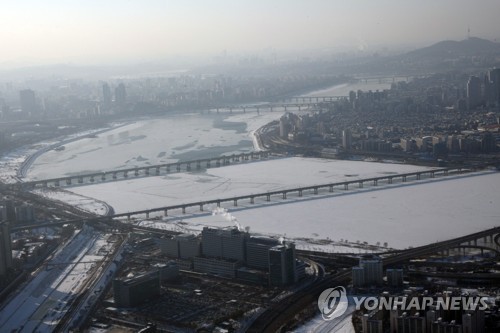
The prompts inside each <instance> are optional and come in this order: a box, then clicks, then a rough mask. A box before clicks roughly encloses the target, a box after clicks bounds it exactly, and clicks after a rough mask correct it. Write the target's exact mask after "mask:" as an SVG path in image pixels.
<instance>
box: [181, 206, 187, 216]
mask: <svg viewBox="0 0 500 333" xmlns="http://www.w3.org/2000/svg"><path fill="white" fill-rule="evenodd" d="M182 214H186V206H182Z"/></svg>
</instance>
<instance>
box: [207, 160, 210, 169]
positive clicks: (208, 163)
mask: <svg viewBox="0 0 500 333" xmlns="http://www.w3.org/2000/svg"><path fill="white" fill-rule="evenodd" d="M207 168H210V160H207Z"/></svg>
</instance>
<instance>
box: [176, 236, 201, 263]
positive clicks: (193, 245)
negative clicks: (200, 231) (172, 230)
mask: <svg viewBox="0 0 500 333" xmlns="http://www.w3.org/2000/svg"><path fill="white" fill-rule="evenodd" d="M175 238H176V239H177V241H178V243H179V257H180V258H181V259H192V258H194V257H197V256H199V255H200V239H199V238H198V237H196V236H195V235H191V234H182V235H178V236H176V237H175Z"/></svg>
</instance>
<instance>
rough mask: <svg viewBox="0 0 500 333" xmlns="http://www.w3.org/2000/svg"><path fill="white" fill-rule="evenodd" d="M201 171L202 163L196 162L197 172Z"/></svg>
mask: <svg viewBox="0 0 500 333" xmlns="http://www.w3.org/2000/svg"><path fill="white" fill-rule="evenodd" d="M200 169H201V161H196V170H200Z"/></svg>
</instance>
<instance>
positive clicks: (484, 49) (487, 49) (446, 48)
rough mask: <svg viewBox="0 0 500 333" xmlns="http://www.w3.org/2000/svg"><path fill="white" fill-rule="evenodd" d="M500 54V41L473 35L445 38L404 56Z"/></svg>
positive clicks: (432, 56) (435, 56)
mask: <svg viewBox="0 0 500 333" xmlns="http://www.w3.org/2000/svg"><path fill="white" fill-rule="evenodd" d="M491 54H500V43H495V42H492V41H490V40H487V39H481V38H477V37H471V38H468V39H464V40H462V41H453V40H445V41H442V42H439V43H436V44H434V45H431V46H428V47H424V48H421V49H418V50H415V51H411V52H408V53H406V54H404V55H403V56H402V57H404V58H441V59H443V58H458V57H464V56H465V57H470V56H484V55H491Z"/></svg>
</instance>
